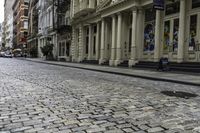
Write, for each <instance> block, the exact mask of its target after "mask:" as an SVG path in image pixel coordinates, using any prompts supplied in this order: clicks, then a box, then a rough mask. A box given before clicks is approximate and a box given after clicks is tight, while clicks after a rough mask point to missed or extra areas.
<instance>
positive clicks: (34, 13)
mask: <svg viewBox="0 0 200 133" xmlns="http://www.w3.org/2000/svg"><path fill="white" fill-rule="evenodd" d="M38 1H39V0H30V2H29V8H28V38H27V43H28V45H27V49H28V53H30V50H31V48H34V47H35V48H38V36H37V35H38V8H37V5H38Z"/></svg>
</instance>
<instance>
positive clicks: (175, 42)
mask: <svg viewBox="0 0 200 133" xmlns="http://www.w3.org/2000/svg"><path fill="white" fill-rule="evenodd" d="M178 30H179V19H175V20H174V30H173V51H174V52H177V51H178Z"/></svg>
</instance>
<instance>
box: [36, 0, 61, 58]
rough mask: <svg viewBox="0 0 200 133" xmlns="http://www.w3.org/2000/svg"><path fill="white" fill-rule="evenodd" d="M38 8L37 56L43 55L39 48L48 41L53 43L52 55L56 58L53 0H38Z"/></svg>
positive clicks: (54, 8)
mask: <svg viewBox="0 0 200 133" xmlns="http://www.w3.org/2000/svg"><path fill="white" fill-rule="evenodd" d="M38 10H39V14H38V56H39V57H43V55H42V52H41V49H40V48H41V47H43V46H45V45H46V44H47V43H49V44H53V45H54V48H53V55H54V58H57V56H58V55H57V53H58V52H57V32H56V30H55V24H56V22H57V20H56V6H55V5H54V0H39V2H38Z"/></svg>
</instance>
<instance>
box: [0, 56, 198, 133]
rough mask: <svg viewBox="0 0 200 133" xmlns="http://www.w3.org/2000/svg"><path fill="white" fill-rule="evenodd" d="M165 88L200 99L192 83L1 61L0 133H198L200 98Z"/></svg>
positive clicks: (15, 60) (8, 60)
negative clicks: (183, 96) (176, 95)
mask: <svg viewBox="0 0 200 133" xmlns="http://www.w3.org/2000/svg"><path fill="white" fill-rule="evenodd" d="M86 66H87V65H86ZM95 67H97V66H95ZM101 68H102V67H101ZM107 69H108V70H109V69H111V68H107ZM120 70H122V69H120ZM122 71H123V70H122ZM131 71H133V70H131ZM131 71H130V72H131ZM144 72H145V71H144ZM153 74H155V73H154V72H152V75H153ZM167 74H169V73H166V75H167ZM158 76H161V75H158ZM176 76H178V75H176ZM174 78H176V77H174ZM185 78H187V79H190V76H189V75H186V76H185ZM162 90H172V91H174V90H176V91H177V90H181V91H186V92H195V93H196V94H198V95H200V89H199V87H194V86H189V85H181V84H175V83H167V82H160V81H149V80H144V79H139V78H132V77H126V76H119V75H112V74H105V73H99V72H92V71H86V70H81V69H75V68H66V67H62V66H52V65H47V64H39V63H33V62H27V61H24V60H18V59H6V58H0V107H1V108H0V133H1V132H10V133H11V132H23V131H25V132H40V133H43V132H44V133H46V132H58V133H59V132H60V133H63V132H64V133H68V132H74V133H76V132H79V133H81V132H85V133H86V132H97V133H98V132H101V133H121V132H131V133H145V132H147V131H149V132H154V133H161V132H165V133H176V132H180V133H185V132H186V133H187V132H188V133H189V132H198V131H199V124H200V123H199V121H200V115H199V114H200V102H199V100H200V99H199V97H197V98H193V99H180V98H174V97H168V96H164V95H162V94H160V91H162ZM184 130H186V131H184Z"/></svg>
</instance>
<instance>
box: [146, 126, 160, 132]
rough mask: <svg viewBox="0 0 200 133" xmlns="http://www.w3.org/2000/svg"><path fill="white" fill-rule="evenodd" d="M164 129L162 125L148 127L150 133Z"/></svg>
mask: <svg viewBox="0 0 200 133" xmlns="http://www.w3.org/2000/svg"><path fill="white" fill-rule="evenodd" d="M163 130H164V129H163V128H161V127H154V128H150V129H148V130H147V131H148V133H155V132H160V131H163Z"/></svg>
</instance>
